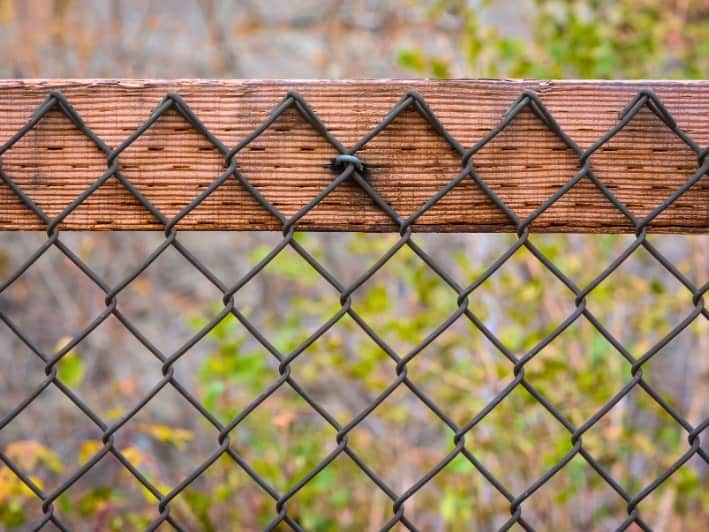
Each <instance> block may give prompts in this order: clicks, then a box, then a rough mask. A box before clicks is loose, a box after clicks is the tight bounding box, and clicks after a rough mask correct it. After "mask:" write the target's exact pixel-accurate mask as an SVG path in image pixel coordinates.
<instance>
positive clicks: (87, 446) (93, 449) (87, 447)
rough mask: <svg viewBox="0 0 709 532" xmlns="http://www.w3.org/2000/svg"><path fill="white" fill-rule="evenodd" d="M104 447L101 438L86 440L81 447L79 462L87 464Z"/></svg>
mask: <svg viewBox="0 0 709 532" xmlns="http://www.w3.org/2000/svg"><path fill="white" fill-rule="evenodd" d="M102 448H103V443H102V442H101V441H100V440H84V441H82V442H81V446H80V447H79V462H80V463H81V464H85V463H86V462H88V461H89V459H90V458H91V457H92V456H93V455H95V454H96V453H97V452H99V451H100V450H101V449H102Z"/></svg>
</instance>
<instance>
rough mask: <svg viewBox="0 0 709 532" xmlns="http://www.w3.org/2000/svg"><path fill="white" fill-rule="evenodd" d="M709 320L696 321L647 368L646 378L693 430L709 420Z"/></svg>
mask: <svg viewBox="0 0 709 532" xmlns="http://www.w3.org/2000/svg"><path fill="white" fill-rule="evenodd" d="M708 339H709V320H705V319H703V318H702V317H699V318H697V319H696V320H694V321H693V322H692V323H691V324H690V325H689V326H688V327H687V328H686V329H685V330H684V331H682V333H681V334H679V335H678V336H676V337H675V338H674V339H673V340H672V341H670V342H669V343H668V344H667V345H666V346H665V347H663V348H662V349H661V350H660V351H658V352H657V354H656V355H655V356H654V357H653V358H652V359H651V360H650V361H649V362H647V363H646V364H645V365H643V378H644V379H645V381H646V382H647V383H648V384H649V385H650V386H651V387H652V389H653V390H654V391H655V392H656V393H657V394H658V395H659V396H660V397H661V398H662V400H663V401H666V402H667V404H668V405H669V406H670V407H671V408H672V409H673V410H675V411H676V412H677V413H678V414H679V415H680V416H682V417H683V418H684V419H685V420H687V421H688V422H689V423H690V424H692V425H693V426H697V425H699V424H701V423H702V422H703V421H704V420H705V419H706V418H707V416H709V404H707V402H706V401H705V400H704V395H703V394H702V393H697V392H696V390H700V391H701V390H702V386H704V384H703V383H706V381H707V375H708V374H709V362H707V358H706V353H707V352H709V344H708V342H707V341H708Z"/></svg>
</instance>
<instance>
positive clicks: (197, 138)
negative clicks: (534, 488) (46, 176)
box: [104, 108, 224, 216]
mask: <svg viewBox="0 0 709 532" xmlns="http://www.w3.org/2000/svg"><path fill="white" fill-rule="evenodd" d="M158 154H159V157H157V155H158ZM104 165H105V163H104ZM121 172H122V173H123V174H124V175H125V177H126V178H127V179H128V180H129V181H131V182H132V183H133V184H134V185H135V186H136V188H137V189H138V190H139V191H140V192H141V194H143V195H144V196H145V197H146V198H147V199H148V200H149V201H151V202H153V203H156V202H157V203H160V204H161V205H163V208H162V209H161V210H162V212H163V214H165V215H166V216H174V215H175V214H177V213H178V212H179V211H180V210H181V209H182V208H183V207H185V206H186V205H187V204H188V203H189V202H191V201H192V200H193V199H194V198H195V197H197V196H198V195H199V194H200V193H201V192H202V191H203V190H204V189H206V188H207V187H208V186H209V185H210V184H212V182H213V181H215V180H216V179H217V178H218V177H219V176H220V175H221V174H222V172H224V157H223V156H222V155H221V154H220V153H219V150H217V148H216V147H214V146H213V145H212V144H211V143H210V142H209V140H208V139H207V138H206V137H204V136H203V135H201V134H200V133H199V132H198V131H197V130H195V129H194V127H193V126H192V125H191V124H190V123H189V122H188V121H187V120H186V119H185V118H184V117H183V116H182V115H180V113H178V112H177V111H176V110H175V108H170V109H168V110H167V111H166V112H165V113H164V114H163V115H162V116H161V117H160V118H158V120H157V121H156V122H155V123H154V124H153V125H152V126H151V127H150V128H148V130H147V131H146V132H145V133H143V134H142V135H141V136H140V137H139V138H138V139H137V140H136V141H135V142H133V143H132V144H131V145H130V146H128V147H127V148H126V149H125V150H124V151H123V153H122V154H121ZM186 176H192V177H193V178H196V179H197V180H198V184H199V185H198V188H197V189H195V188H194V187H185V186H184V180H185V177H186ZM166 190H169V191H170V192H169V194H168V195H166V194H165V191H166Z"/></svg>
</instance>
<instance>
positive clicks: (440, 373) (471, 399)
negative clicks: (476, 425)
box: [406, 317, 513, 425]
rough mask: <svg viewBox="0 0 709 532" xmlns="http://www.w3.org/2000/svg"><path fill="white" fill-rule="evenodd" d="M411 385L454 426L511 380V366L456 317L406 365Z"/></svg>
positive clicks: (479, 334)
mask: <svg viewBox="0 0 709 532" xmlns="http://www.w3.org/2000/svg"><path fill="white" fill-rule="evenodd" d="M406 367H407V369H408V372H409V377H410V379H411V380H412V381H413V383H414V384H415V385H416V386H417V387H418V388H419V389H421V390H422V391H423V392H424V393H426V395H427V396H428V397H429V398H430V399H431V400H432V401H433V402H434V403H435V404H436V405H437V406H438V407H439V408H440V409H441V410H443V412H445V414H446V415H447V416H449V417H450V418H451V419H452V420H453V421H454V422H455V423H457V424H458V425H463V424H465V423H467V422H468V421H469V420H470V419H472V418H473V417H474V416H475V415H476V414H477V413H478V412H480V410H482V409H483V408H484V407H485V405H487V404H488V402H490V401H491V400H492V399H493V398H494V397H495V396H496V395H497V394H498V393H499V392H500V391H502V389H503V388H504V387H505V386H507V384H508V383H509V382H510V381H511V380H512V379H513V374H512V370H513V365H512V363H511V362H510V361H509V360H508V359H506V358H505V357H504V356H503V355H502V354H501V353H500V352H499V351H498V350H497V349H496V348H495V346H494V345H493V344H492V343H491V342H490V341H489V340H488V339H487V338H485V336H483V334H482V333H481V332H480V331H479V330H478V329H477V328H476V327H475V326H474V325H473V324H472V323H471V322H470V320H468V319H467V318H466V317H461V318H459V319H458V320H457V321H456V322H455V323H454V324H453V325H452V326H451V327H450V328H449V329H448V330H446V331H445V332H444V333H443V334H441V335H440V336H439V337H438V338H436V340H434V341H433V343H431V345H429V346H428V347H426V348H425V349H424V350H423V351H421V352H420V353H418V354H417V355H416V356H415V357H414V358H413V360H411V361H410V362H409V363H408V364H407V366H406Z"/></svg>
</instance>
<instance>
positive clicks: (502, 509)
mask: <svg viewBox="0 0 709 532" xmlns="http://www.w3.org/2000/svg"><path fill="white" fill-rule="evenodd" d="M404 506H405V508H406V513H405V515H406V517H408V518H409V519H410V520H411V521H412V522H413V523H414V524H415V525H416V526H417V527H418V529H419V530H455V529H457V528H458V527H460V528H461V529H467V530H498V529H499V528H500V527H501V526H502V524H503V523H504V522H505V521H506V520H507V519H508V517H509V506H510V503H509V502H508V501H507V499H505V497H504V496H503V495H502V494H501V493H500V492H499V491H497V490H496V489H495V488H494V487H493V485H492V484H490V483H489V482H488V481H487V480H486V479H485V477H483V476H482V474H480V473H479V472H478V471H477V469H475V466H474V465H473V464H472V463H471V462H470V461H469V460H468V459H467V458H466V457H465V456H463V455H462V454H459V455H457V456H456V457H455V458H453V460H452V461H451V462H449V463H448V464H447V465H446V466H445V467H444V468H443V470H441V472H440V473H438V474H437V475H436V476H435V477H433V478H432V479H431V480H429V481H428V482H427V483H426V484H424V486H423V487H422V488H421V489H420V490H418V491H417V492H416V493H415V494H414V495H413V496H412V497H411V498H410V499H408V500H407V502H406V503H404ZM390 515H391V513H390V514H389V515H387V517H390ZM382 524H384V523H382Z"/></svg>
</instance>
